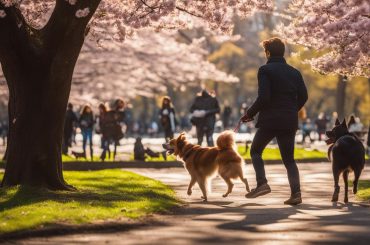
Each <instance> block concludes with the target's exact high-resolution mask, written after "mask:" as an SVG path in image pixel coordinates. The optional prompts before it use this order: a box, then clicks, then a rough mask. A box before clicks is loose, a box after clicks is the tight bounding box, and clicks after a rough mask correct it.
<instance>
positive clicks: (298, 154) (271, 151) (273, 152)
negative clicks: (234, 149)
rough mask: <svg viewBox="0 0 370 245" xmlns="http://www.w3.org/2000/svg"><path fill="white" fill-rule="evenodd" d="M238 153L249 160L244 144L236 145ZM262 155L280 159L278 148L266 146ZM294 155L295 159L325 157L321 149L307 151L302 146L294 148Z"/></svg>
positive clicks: (271, 158)
mask: <svg viewBox="0 0 370 245" xmlns="http://www.w3.org/2000/svg"><path fill="white" fill-rule="evenodd" d="M238 151H239V153H240V154H241V155H242V157H244V158H245V159H248V160H250V159H251V157H250V151H249V150H248V152H245V146H239V147H238ZM262 157H263V159H264V160H281V156H280V151H279V149H278V148H266V149H265V150H264V151H263V154H262ZM294 157H295V159H296V160H302V159H313V158H327V154H326V152H322V151H317V150H313V151H309V150H305V149H302V148H297V147H296V148H295V150H294Z"/></svg>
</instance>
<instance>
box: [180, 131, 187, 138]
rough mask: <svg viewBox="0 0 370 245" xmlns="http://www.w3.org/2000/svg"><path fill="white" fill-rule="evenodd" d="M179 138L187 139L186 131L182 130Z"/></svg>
mask: <svg viewBox="0 0 370 245" xmlns="http://www.w3.org/2000/svg"><path fill="white" fill-rule="evenodd" d="M179 139H180V140H185V139H186V136H185V132H182V133H181V134H180V136H179Z"/></svg>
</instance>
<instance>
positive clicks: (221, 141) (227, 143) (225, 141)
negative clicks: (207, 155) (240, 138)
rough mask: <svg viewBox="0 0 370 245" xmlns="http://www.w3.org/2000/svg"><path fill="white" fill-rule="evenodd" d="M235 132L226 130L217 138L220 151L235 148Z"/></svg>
mask: <svg viewBox="0 0 370 245" xmlns="http://www.w3.org/2000/svg"><path fill="white" fill-rule="evenodd" d="M234 142H235V140H234V132H233V131H231V130H226V131H224V132H222V133H221V134H220V136H218V138H217V147H218V148H219V149H220V150H226V149H232V148H234Z"/></svg>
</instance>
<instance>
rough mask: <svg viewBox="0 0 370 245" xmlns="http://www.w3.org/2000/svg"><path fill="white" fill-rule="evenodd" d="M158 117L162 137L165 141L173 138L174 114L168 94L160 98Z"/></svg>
mask: <svg viewBox="0 0 370 245" xmlns="http://www.w3.org/2000/svg"><path fill="white" fill-rule="evenodd" d="M159 119H160V121H161V125H162V127H163V130H164V138H165V140H166V142H169V141H170V140H171V139H173V136H174V133H175V130H176V116H175V109H174V108H173V105H172V102H171V98H170V97H168V96H165V97H163V99H162V108H161V109H160V111H159Z"/></svg>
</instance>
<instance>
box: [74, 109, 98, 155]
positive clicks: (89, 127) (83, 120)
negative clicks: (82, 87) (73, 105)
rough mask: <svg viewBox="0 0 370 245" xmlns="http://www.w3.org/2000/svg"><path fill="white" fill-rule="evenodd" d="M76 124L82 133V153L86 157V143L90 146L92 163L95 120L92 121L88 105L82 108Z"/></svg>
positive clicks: (92, 116) (92, 115)
mask: <svg viewBox="0 0 370 245" xmlns="http://www.w3.org/2000/svg"><path fill="white" fill-rule="evenodd" d="M78 123H79V126H80V129H81V133H82V149H83V152H84V154H85V155H86V144H87V141H88V142H89V146H90V157H91V161H93V156H94V152H93V142H92V138H93V129H94V124H95V120H94V114H93V111H92V109H91V107H90V106H89V105H85V106H84V107H83V109H82V112H81V116H80V119H79V121H78Z"/></svg>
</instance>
